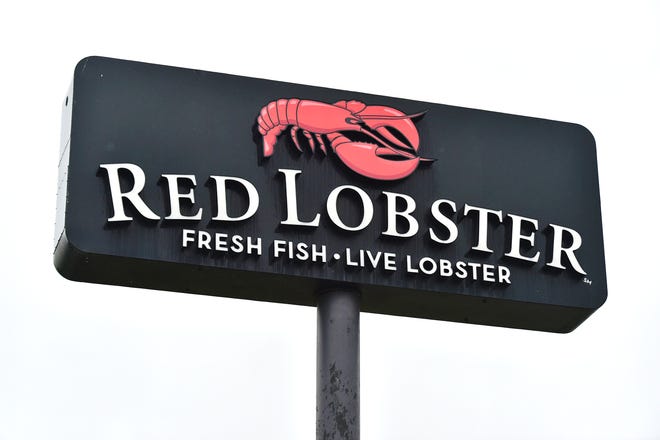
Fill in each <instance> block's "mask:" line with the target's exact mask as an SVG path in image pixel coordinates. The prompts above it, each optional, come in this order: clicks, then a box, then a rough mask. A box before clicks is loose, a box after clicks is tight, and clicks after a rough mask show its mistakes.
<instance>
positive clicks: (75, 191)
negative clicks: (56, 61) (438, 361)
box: [55, 57, 607, 332]
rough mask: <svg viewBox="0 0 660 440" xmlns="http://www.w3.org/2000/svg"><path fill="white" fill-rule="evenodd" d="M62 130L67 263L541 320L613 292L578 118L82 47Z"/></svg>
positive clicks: (564, 316)
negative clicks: (347, 289) (161, 62)
mask: <svg viewBox="0 0 660 440" xmlns="http://www.w3.org/2000/svg"><path fill="white" fill-rule="evenodd" d="M63 132H64V136H63V150H62V157H61V160H60V176H61V178H60V187H59V194H58V197H59V204H58V216H59V217H58V225H57V231H56V241H57V242H56V247H55V266H56V268H57V269H58V271H59V272H60V273H61V274H62V275H64V276H65V277H67V278H69V279H72V280H78V281H87V282H95V283H107V284H117V285H125V286H136V287H146V288H153V289H163V290H173V291H181V292H190V293H200V294H209V295H218V296H226V297H236V298H246V299H254V300H263V301H274V302H282V303H291V304H303V305H315V304H316V297H315V295H316V292H319V291H321V290H322V289H325V288H331V287H333V286H335V285H350V286H352V287H356V288H358V289H359V290H360V291H361V297H362V304H361V307H362V310H363V311H367V312H376V313H386V314H393V315H403V316H413V317H423V318H432V319H442V320H450V321H461V322H470V323H478V324H487V325H497V326H507V327H515V328H526V329H535V330H543V331H552V332H569V331H571V330H573V329H574V328H575V327H577V326H578V325H579V324H580V323H581V322H582V321H584V320H585V319H586V318H587V317H588V316H589V315H590V314H591V313H593V312H594V311H595V310H596V309H597V308H598V307H600V306H601V305H602V304H603V303H604V301H605V299H606V297H607V286H606V278H605V263H604V255H603V239H602V227H601V216H600V200H599V190H598V176H597V166H596V150H595V141H594V139H593V137H592V135H591V134H590V133H589V131H587V130H586V129H585V128H584V127H582V126H580V125H576V124H570V123H564V122H556V121H549V120H543V119H536V118H529V117H522V116H514V115H508V114H502V113H495V112H488V111H482V110H473V109H466V108H460V107H453V106H447V105H440V104H433V103H428V102H419V101H410V100H405V99H398V98H391V97H386V96H376V95H370V94H364V93H357V92H348V91H343V90H333V89H327V88H320V87H311V86H303V85H298V84H290V83H284V82H276V81H267V80H261V79H253V78H245V77H239V76H232V75H225V74H219V73H210V72H203V71H198V70H189V69H180V68H173V67H165V66H158V65H152V64H144V63H137V62H131V61H122V60H114V59H108V58H99V57H91V58H86V59H84V60H82V61H81V62H80V63H79V64H78V66H77V67H76V69H75V74H74V80H73V84H72V90H71V91H70V92H69V95H68V97H67V99H66V102H65V107H64V130H63Z"/></svg>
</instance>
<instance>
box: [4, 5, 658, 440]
mask: <svg viewBox="0 0 660 440" xmlns="http://www.w3.org/2000/svg"><path fill="white" fill-rule="evenodd" d="M356 3H357V2H356ZM356 3H353V2H337V1H336V2H325V3H320V2H319V3H318V4H319V5H320V6H315V5H316V4H317V3H312V2H297V3H293V2H289V3H287V2H281V1H277V2H275V1H272V2H269V3H255V2H252V1H249V2H248V1H242V2H232V5H231V6H218V5H219V2H217V5H216V4H215V3H212V2H209V3H207V4H201V3H195V2H186V4H185V6H184V4H183V3H182V2H172V3H168V2H153V3H151V4H149V5H147V4H144V5H140V4H136V2H128V1H113V2H91V1H90V2H81V3H79V4H75V3H73V2H62V1H60V2H42V3H38V2H35V3H31V2H22V3H19V2H14V3H12V4H11V5H10V6H6V5H5V6H2V8H1V9H2V10H1V11H0V47H1V49H2V59H3V67H2V69H1V70H0V78H1V80H0V87H2V93H0V97H1V98H2V101H3V105H2V106H1V107H0V121H2V125H1V126H2V138H1V140H0V143H1V145H2V152H3V155H2V161H1V162H0V163H1V164H2V165H1V169H0V196H1V200H2V208H0V209H1V213H0V232H1V233H2V245H1V250H2V252H1V256H0V275H1V277H2V283H1V285H2V287H1V289H2V290H1V293H0V440H13V439H66V440H78V439H85V440H87V439H140V440H144V439H158V440H162V439H283V440H284V439H286V440H298V439H300V440H302V439H305V440H309V439H312V438H314V424H315V358H316V347H315V344H316V311H315V309H313V308H305V307H297V306H286V305H276V304H267V303H256V302H249V301H240V300H230V299H223V298H214V297H203V296H195V295H185V294H178V293H166V292H158V291H148V290H139V289H129V288H122V287H113V286H97V285H91V284H81V283H73V282H70V281H67V280H65V279H64V278H62V277H60V275H58V274H57V273H56V271H55V269H54V268H53V264H52V248H53V223H54V218H55V193H56V183H57V163H58V152H59V136H60V111H61V107H60V106H61V104H62V100H63V99H64V97H65V93H66V90H67V87H68V85H69V82H70V80H71V77H72V75H73V69H74V66H75V64H76V62H77V61H78V60H79V59H81V58H83V57H85V56H88V55H104V56H111V57H117V58H126V59H133V60H138V61H147V62H156V63H160V64H166V65H175V66H182V67H189V68H198V69H204V70H210V71H217V72H225V73H233V74H239V75H246V76H253V77H259V78H268V79H275V80H283V81H290V82H299V83H303V84H311V85H319V86H326V87H333V88H340V89H348V90H358V91H363V92H369V93H376V94H382V95H390V96H397V97H404V98H410V99H417V100H426V101H432V102H438V103H443V104H450V105H458V106H464V107H472V108H481V109H487V110H496V111H501V112H506V113H514V114H522V115H528V116H535V117H542V118H549V119H556V120H562V121H569V122H577V123H580V124H583V125H585V126H586V127H588V128H589V129H590V130H591V131H592V133H593V134H594V136H595V138H596V142H597V146H598V160H599V163H598V167H599V173H600V182H601V200H602V211H603V223H604V225H603V226H604V235H605V249H606V261H607V271H608V284H609V298H608V300H607V302H606V303H605V305H604V306H603V307H602V308H601V309H600V310H599V311H597V312H596V313H595V314H594V315H593V316H592V317H591V318H590V319H588V320H587V321H586V322H585V323H584V324H583V325H582V326H581V327H579V328H578V329H577V330H576V331H575V332H573V333H570V334H567V335H556V334H544V333H539V332H529V331H522V330H509V329H500V328H489V327H481V326H474V325H467V324H454V323H445V322H439V321H427V320H419V319H411V318H398V317H388V316H379V315H371V314H362V317H361V318H362V338H361V344H362V345H361V347H362V357H361V364H362V368H361V381H362V387H361V401H362V413H361V418H362V424H361V427H362V439H363V440H376V439H377V440H390V439H507V440H512V439H526V440H527V439H553V440H556V439H580V440H584V439H599V440H601V439H617V440H620V439H631V440H641V439H658V438H660V355H659V354H660V343H659V342H658V337H660V320H658V313H660V298H659V296H660V288H658V285H657V283H658V263H657V255H658V254H657V253H658V251H659V250H660V241H659V239H658V233H657V224H656V223H657V219H658V217H659V214H660V212H659V209H658V205H657V203H658V198H659V197H658V189H659V187H660V185H659V184H658V182H659V180H658V173H659V171H658V164H659V161H658V151H659V149H660V134H659V131H658V129H659V126H660V111H659V110H658V103H659V102H660V86H659V83H660V31H659V29H660V5H659V3H658V2H639V1H626V2H617V3H609V2H602V1H596V2H587V3H579V2H575V1H569V2H544V3H542V4H541V3H538V4H536V3H535V5H531V4H529V3H531V2H501V1H498V2H479V3H477V4H475V3H473V2H451V3H450V4H449V5H444V6H436V7H434V9H428V7H427V6H422V5H421V4H420V5H419V6H417V4H416V3H415V2H412V1H403V2H396V3H391V4H383V3H380V4H378V3H375V2H374V3H365V4H356ZM429 3H431V2H429ZM309 190H311V191H313V190H314V189H313V188H309Z"/></svg>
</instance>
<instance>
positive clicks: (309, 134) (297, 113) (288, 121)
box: [257, 98, 433, 180]
mask: <svg viewBox="0 0 660 440" xmlns="http://www.w3.org/2000/svg"><path fill="white" fill-rule="evenodd" d="M423 115H424V112H422V113H416V114H412V115H408V114H405V113H403V112H401V111H400V110H397V109H395V108H392V107H387V106H383V105H366V104H365V103H363V102H360V101H337V102H335V103H334V104H328V103H325V102H319V101H310V100H304V99H297V98H292V99H278V100H276V101H272V102H270V103H268V104H267V105H265V106H264V107H263V108H262V109H261V112H260V113H259V116H258V117H257V127H258V130H259V133H260V134H261V135H262V136H263V155H264V157H265V158H267V157H270V156H271V155H272V154H273V150H274V146H275V144H276V143H277V137H278V136H279V135H280V134H282V132H283V131H284V130H286V129H287V128H288V127H289V126H291V131H290V133H291V139H292V140H293V143H294V145H295V146H296V148H297V149H298V150H299V151H302V148H301V146H300V140H299V139H298V134H299V131H302V134H303V135H304V137H305V138H306V141H307V143H308V145H309V147H310V149H312V151H314V148H315V145H317V144H318V146H319V148H320V149H321V150H322V151H323V153H324V154H327V142H329V143H330V148H331V149H332V151H334V152H335V154H336V155H337V156H338V157H339V159H340V160H341V161H342V162H343V163H344V164H345V165H346V166H347V167H348V168H350V169H351V170H353V171H355V172H356V173H358V174H360V175H362V176H366V177H369V178H371V179H376V180H398V179H403V178H404V177H407V176H409V175H410V174H411V173H412V172H413V171H415V169H417V166H418V165H419V164H420V162H431V161H433V159H425V158H422V157H420V156H419V154H418V150H419V133H418V132H417V128H416V127H415V123H414V121H413V120H414V119H417V118H421V117H422V116H423Z"/></svg>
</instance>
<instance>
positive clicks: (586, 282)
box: [582, 277, 591, 286]
mask: <svg viewBox="0 0 660 440" xmlns="http://www.w3.org/2000/svg"><path fill="white" fill-rule="evenodd" d="M582 281H583V282H584V283H585V284H589V285H590V286H591V280H590V279H589V278H587V277H584V278H582Z"/></svg>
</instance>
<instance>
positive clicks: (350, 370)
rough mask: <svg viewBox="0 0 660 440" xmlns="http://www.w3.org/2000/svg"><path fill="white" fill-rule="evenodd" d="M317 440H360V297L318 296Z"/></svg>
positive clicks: (349, 293) (348, 293)
mask: <svg viewBox="0 0 660 440" xmlns="http://www.w3.org/2000/svg"><path fill="white" fill-rule="evenodd" d="M317 310H318V317H317V347H316V350H317V358H316V439H317V440H359V438H360V294H359V292H357V291H356V290H351V289H345V288H338V289H333V290H326V291H323V292H320V293H319V295H318V304H317Z"/></svg>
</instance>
